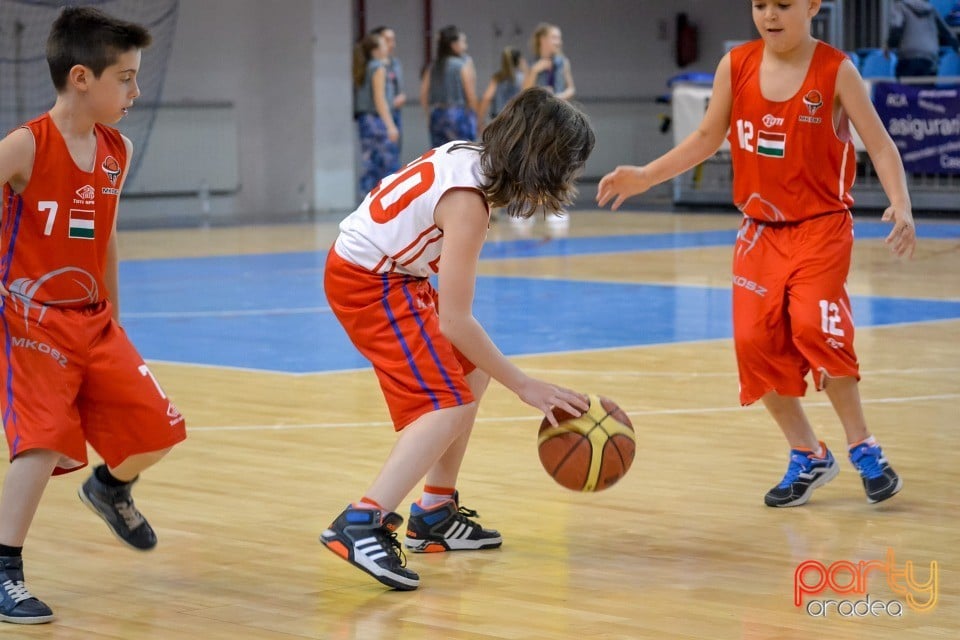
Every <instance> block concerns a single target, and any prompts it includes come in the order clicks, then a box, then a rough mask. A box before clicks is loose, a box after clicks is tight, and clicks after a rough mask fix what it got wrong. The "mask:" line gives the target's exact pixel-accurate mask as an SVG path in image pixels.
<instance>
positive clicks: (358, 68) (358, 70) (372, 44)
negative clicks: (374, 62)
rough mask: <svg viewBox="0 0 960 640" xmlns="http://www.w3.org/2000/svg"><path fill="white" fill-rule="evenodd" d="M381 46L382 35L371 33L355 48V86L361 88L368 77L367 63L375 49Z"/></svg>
mask: <svg viewBox="0 0 960 640" xmlns="http://www.w3.org/2000/svg"><path fill="white" fill-rule="evenodd" d="M379 46H380V36H379V35H378V34H373V33H371V34H369V35H365V36H363V39H361V40H360V42H358V43H357V46H355V47H354V48H353V86H354V87H356V88H357V89H359V88H360V87H362V86H363V81H364V80H366V78H367V63H368V62H370V58H372V57H373V56H372V55H371V54H372V53H373V50H374V49H376V48H377V47H379Z"/></svg>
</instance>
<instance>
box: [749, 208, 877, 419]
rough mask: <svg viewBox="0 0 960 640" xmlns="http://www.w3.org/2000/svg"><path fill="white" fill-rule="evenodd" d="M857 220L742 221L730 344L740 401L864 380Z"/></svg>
mask: <svg viewBox="0 0 960 640" xmlns="http://www.w3.org/2000/svg"><path fill="white" fill-rule="evenodd" d="M852 249H853V221H852V218H851V216H850V214H849V213H846V212H839V213H833V214H828V215H824V216H819V217H816V218H810V219H808V220H805V221H803V222H798V223H791V224H765V223H763V222H760V221H757V220H753V219H751V218H744V220H743V222H742V223H741V224H740V231H739V233H738V235H737V244H736V247H735V251H734V258H733V340H734V347H735V349H736V353H737V367H738V369H739V374H740V402H741V404H745V405H746V404H750V403H752V402H755V401H756V400H759V399H760V398H761V397H762V396H763V395H765V394H766V393H767V392H769V391H776V392H777V393H779V394H781V395H785V396H796V397H799V396H802V395H804V393H805V392H806V388H807V385H806V381H805V380H804V378H805V376H806V374H807V372H809V371H812V372H813V379H814V383H815V384H816V386H817V389H822V388H823V385H824V382H825V380H824V377H825V376H826V377H834V378H836V377H846V376H852V377H856V378H858V379H859V365H858V363H857V356H856V353H855V352H854V349H853V335H854V324H853V315H852V314H851V312H850V298H849V296H848V295H847V290H846V280H847V273H848V272H849V270H850V254H851V251H852Z"/></svg>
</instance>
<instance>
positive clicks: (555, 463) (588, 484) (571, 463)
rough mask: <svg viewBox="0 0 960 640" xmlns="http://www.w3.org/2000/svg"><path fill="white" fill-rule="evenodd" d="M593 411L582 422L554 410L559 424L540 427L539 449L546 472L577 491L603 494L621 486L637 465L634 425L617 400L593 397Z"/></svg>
mask: <svg viewBox="0 0 960 640" xmlns="http://www.w3.org/2000/svg"><path fill="white" fill-rule="evenodd" d="M588 397H589V401H590V409H589V410H588V411H587V412H586V413H584V414H583V415H582V416H580V417H579V418H574V417H573V416H571V415H570V414H568V413H567V412H565V411H561V410H559V409H554V411H553V415H554V417H556V419H557V422H559V424H558V425H557V426H556V427H554V426H553V425H551V424H550V421H549V420H547V418H544V419H543V422H541V423H540V433H539V435H538V438H537V449H538V452H539V454H540V463H541V464H543V468H544V469H546V471H547V473H548V474H550V477H552V478H553V479H554V480H556V481H557V482H558V483H559V484H561V485H562V486H564V487H566V488H567V489H571V490H573V491H602V490H603V489H607V488H609V487H611V486H613V485H614V484H616V483H617V481H618V480H620V478H622V477H623V476H624V474H626V473H627V471H628V470H629V469H630V465H631V464H632V463H633V454H634V451H635V449H636V440H635V438H634V433H633V423H631V422H630V418H629V417H628V416H627V414H626V413H624V412H623V410H622V409H621V408H620V407H618V406H617V403H615V402H614V401H613V400H610V399H609V398H604V397H603V396H598V395H593V394H591V395H589V396H588Z"/></svg>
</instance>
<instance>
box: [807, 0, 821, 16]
mask: <svg viewBox="0 0 960 640" xmlns="http://www.w3.org/2000/svg"><path fill="white" fill-rule="evenodd" d="M820 3H821V0H810V9H809V11H808V15H809V16H810V17H811V18H812V17H813V16H815V15H817V14H818V13H820Z"/></svg>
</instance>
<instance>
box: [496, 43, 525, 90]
mask: <svg viewBox="0 0 960 640" xmlns="http://www.w3.org/2000/svg"><path fill="white" fill-rule="evenodd" d="M519 66H520V49H517V48H516V47H504V49H503V51H502V52H501V53H500V68H499V69H498V70H497V72H496V73H494V74H493V79H494V80H496V81H497V82H506V81H507V80H513V77H514V75H516V73H517V67H519Z"/></svg>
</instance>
